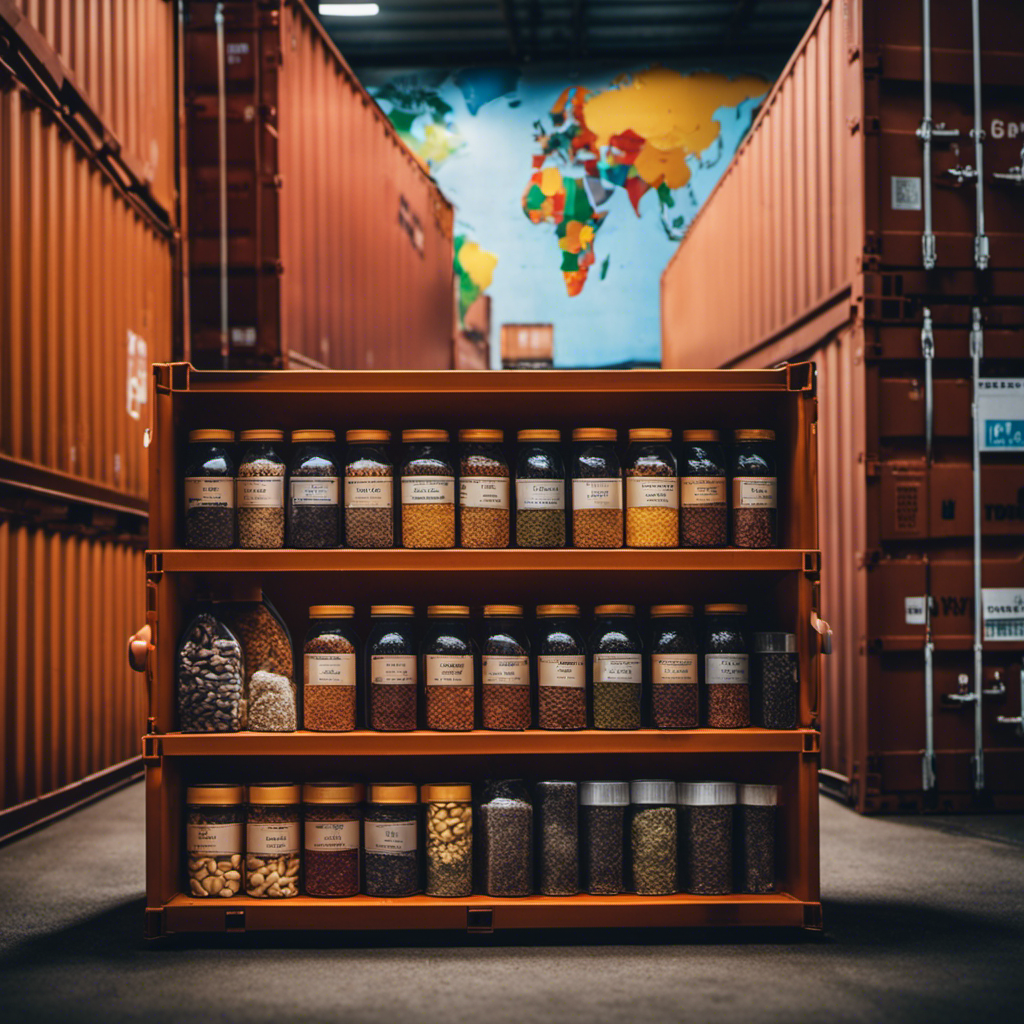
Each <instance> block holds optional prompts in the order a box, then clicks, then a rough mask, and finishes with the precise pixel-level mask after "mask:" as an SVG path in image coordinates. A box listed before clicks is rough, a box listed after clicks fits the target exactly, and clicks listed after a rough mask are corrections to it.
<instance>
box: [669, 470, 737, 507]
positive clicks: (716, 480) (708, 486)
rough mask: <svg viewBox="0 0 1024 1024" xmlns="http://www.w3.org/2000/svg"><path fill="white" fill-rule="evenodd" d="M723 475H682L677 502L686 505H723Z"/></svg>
mask: <svg viewBox="0 0 1024 1024" xmlns="http://www.w3.org/2000/svg"><path fill="white" fill-rule="evenodd" d="M725 498H726V490H725V477H724V476H684V477H683V479H682V486H681V487H680V489H679V503H680V504H681V505H683V506H687V505H724V504H725Z"/></svg>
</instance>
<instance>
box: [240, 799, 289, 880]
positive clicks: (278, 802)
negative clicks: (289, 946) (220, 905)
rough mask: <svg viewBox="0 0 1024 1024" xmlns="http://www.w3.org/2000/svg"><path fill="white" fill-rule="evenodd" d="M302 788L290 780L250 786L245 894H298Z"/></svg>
mask: <svg viewBox="0 0 1024 1024" xmlns="http://www.w3.org/2000/svg"><path fill="white" fill-rule="evenodd" d="M301 801H302V790H301V787H299V786H297V785H295V784H293V783H290V782H261V783H258V784H256V785H252V786H250V787H249V807H248V811H247V813H246V816H245V895H246V896H257V897H262V898H267V899H288V898H290V897H292V896H298V895H299V865H300V863H301V855H300V853H301V850H302V840H301V837H300V833H301V826H300V822H301V821H302V804H301Z"/></svg>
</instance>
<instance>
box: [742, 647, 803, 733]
mask: <svg viewBox="0 0 1024 1024" xmlns="http://www.w3.org/2000/svg"><path fill="white" fill-rule="evenodd" d="M751 647H752V649H753V652H754V657H753V658H752V661H751V666H750V667H751V683H752V686H751V690H750V695H751V700H752V703H753V705H754V709H755V713H754V715H753V719H754V721H756V722H757V723H758V724H759V725H761V726H763V727H764V728H765V729H795V728H796V720H797V704H798V701H799V696H800V656H799V655H798V654H797V650H796V635H795V634H793V633H754V634H753V635H752V636H751Z"/></svg>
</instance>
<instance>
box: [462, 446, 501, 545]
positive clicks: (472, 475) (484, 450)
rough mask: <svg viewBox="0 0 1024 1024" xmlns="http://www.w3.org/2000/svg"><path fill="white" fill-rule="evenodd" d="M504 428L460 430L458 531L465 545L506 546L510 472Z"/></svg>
mask: <svg viewBox="0 0 1024 1024" xmlns="http://www.w3.org/2000/svg"><path fill="white" fill-rule="evenodd" d="M504 440H505V434H504V432H503V431H501V430H479V429H473V430H460V431H459V445H460V447H461V449H462V451H461V453H460V454H461V457H460V460H459V535H460V537H461V543H462V546H463V547H464V548H507V547H508V544H509V493H508V491H509V488H508V484H509V472H508V462H507V461H506V459H505V455H504V453H503V452H502V450H501V444H502V442H503V441H504Z"/></svg>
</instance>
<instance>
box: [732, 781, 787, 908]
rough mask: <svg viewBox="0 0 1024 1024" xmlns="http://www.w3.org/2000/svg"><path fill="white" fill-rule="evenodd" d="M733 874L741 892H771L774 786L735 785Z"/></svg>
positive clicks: (773, 863)
mask: <svg viewBox="0 0 1024 1024" xmlns="http://www.w3.org/2000/svg"><path fill="white" fill-rule="evenodd" d="M737 789H738V793H737V797H738V804H737V807H736V831H737V833H738V835H737V842H736V852H737V859H738V861H739V863H738V864H737V865H736V877H737V878H738V879H739V883H740V890H741V891H742V892H752V893H765V892H774V891H775V830H776V815H777V811H778V808H777V805H778V802H779V788H778V786H761V785H745V786H739V787H737Z"/></svg>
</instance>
